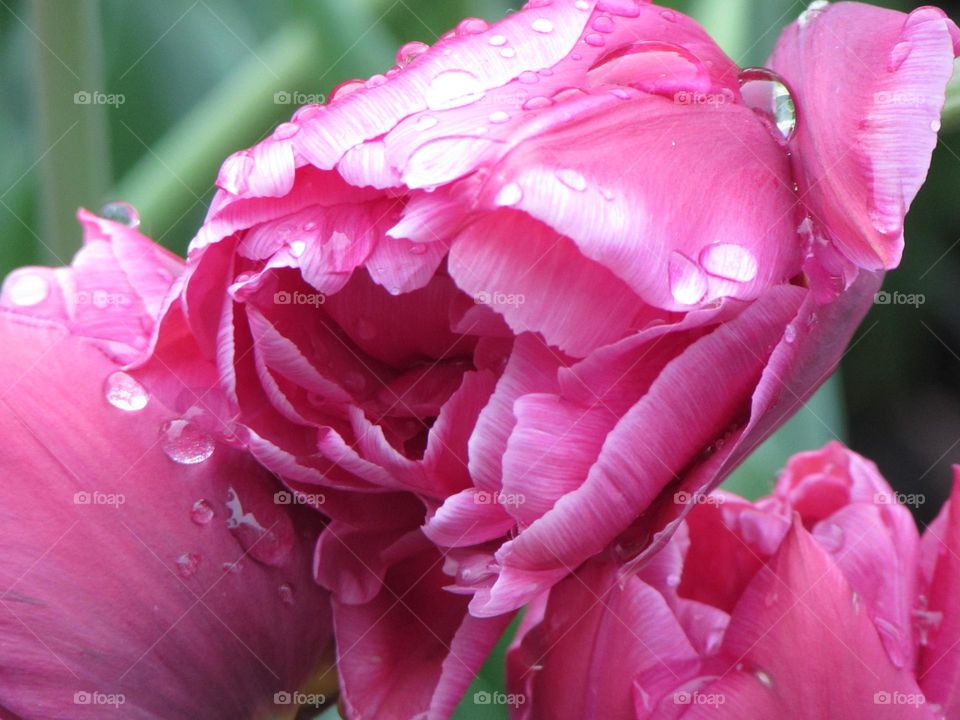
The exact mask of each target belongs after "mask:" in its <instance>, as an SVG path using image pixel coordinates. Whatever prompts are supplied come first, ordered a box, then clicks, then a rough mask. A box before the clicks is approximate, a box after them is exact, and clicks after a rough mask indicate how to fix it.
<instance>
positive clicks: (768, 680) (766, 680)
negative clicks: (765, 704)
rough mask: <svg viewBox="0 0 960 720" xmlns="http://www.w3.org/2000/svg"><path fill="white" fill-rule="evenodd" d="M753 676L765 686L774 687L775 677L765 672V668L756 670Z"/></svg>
mask: <svg viewBox="0 0 960 720" xmlns="http://www.w3.org/2000/svg"><path fill="white" fill-rule="evenodd" d="M753 676H754V677H755V678H756V679H757V682H759V683H760V684H761V685H763V686H764V687H765V688H772V687H773V678H772V677H770V675H768V674H767V673H765V672H764V671H763V670H757V671H755V672H754V673H753Z"/></svg>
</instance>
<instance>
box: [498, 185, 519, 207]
mask: <svg viewBox="0 0 960 720" xmlns="http://www.w3.org/2000/svg"><path fill="white" fill-rule="evenodd" d="M521 200H523V188H521V187H520V186H519V185H518V184H517V183H507V184H506V185H504V186H503V187H502V188H500V192H498V193H497V197H496V199H495V200H494V201H493V202H494V204H495V205H498V206H500V207H512V206H514V205H516V204H517V203H518V202H520V201H521Z"/></svg>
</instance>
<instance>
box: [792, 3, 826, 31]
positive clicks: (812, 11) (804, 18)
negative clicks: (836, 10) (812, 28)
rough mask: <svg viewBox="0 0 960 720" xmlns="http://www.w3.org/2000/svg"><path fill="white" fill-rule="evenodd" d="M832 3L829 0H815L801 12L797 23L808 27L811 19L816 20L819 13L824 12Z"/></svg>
mask: <svg viewBox="0 0 960 720" xmlns="http://www.w3.org/2000/svg"><path fill="white" fill-rule="evenodd" d="M829 4H830V3H829V2H828V0H814V2H812V3H810V4H809V5H808V6H807V9H806V10H804V11H803V12H802V13H800V17H798V18H797V24H798V25H800V27H802V28H803V27H806V26H807V24H808V23H810V21H811V20H815V19H816V17H817V15H819V14H820V13H821V12H823V10H824V8H826V7H827V6H828V5H829Z"/></svg>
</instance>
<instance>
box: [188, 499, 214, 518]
mask: <svg viewBox="0 0 960 720" xmlns="http://www.w3.org/2000/svg"><path fill="white" fill-rule="evenodd" d="M190 519H191V520H193V522H194V523H196V524H197V525H209V524H210V521H211V520H213V506H212V505H211V504H210V503H209V502H208V501H207V500H204V499H203V498H201V499H199V500H197V501H196V502H195V503H194V504H193V507H191V508H190Z"/></svg>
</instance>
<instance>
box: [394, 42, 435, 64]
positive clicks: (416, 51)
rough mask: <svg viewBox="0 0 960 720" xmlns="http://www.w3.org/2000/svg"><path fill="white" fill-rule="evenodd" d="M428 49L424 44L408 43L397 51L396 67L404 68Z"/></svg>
mask: <svg viewBox="0 0 960 720" xmlns="http://www.w3.org/2000/svg"><path fill="white" fill-rule="evenodd" d="M429 49H430V46H429V45H427V44H426V43H422V42H417V41H416V40H415V41H413V42H408V43H407V44H405V45H403V46H401V47H400V49H399V50H398V51H397V65H399V66H400V67H406V66H407V65H409V64H410V63H412V62H413V61H414V60H416V59H417V58H418V57H420V56H421V55H423V54H424V53H425V52H427V51H428V50H429Z"/></svg>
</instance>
